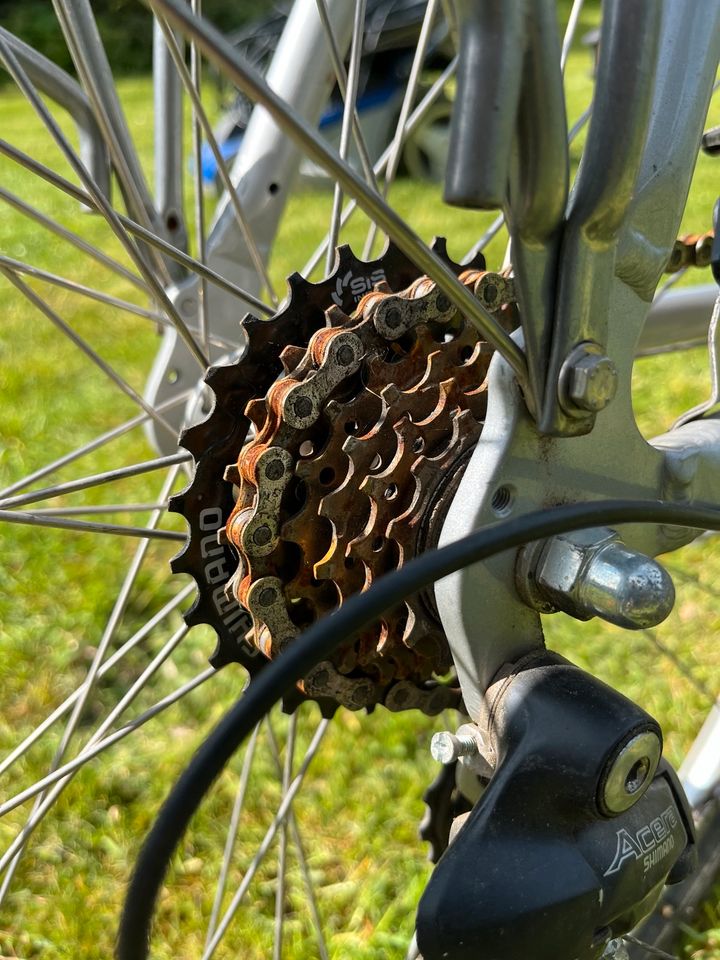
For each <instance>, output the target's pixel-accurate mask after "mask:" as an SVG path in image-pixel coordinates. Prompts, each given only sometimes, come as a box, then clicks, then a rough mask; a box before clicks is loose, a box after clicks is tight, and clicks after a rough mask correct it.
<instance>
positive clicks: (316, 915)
mask: <svg viewBox="0 0 720 960" xmlns="http://www.w3.org/2000/svg"><path fill="white" fill-rule="evenodd" d="M266 726H267V732H268V741H269V743H270V749H271V751H272V756H273V760H274V762H275V767H276V768H277V771H278V775H282V764H281V762H280V750H279V747H278V742H277V738H276V737H275V731H274V730H273V726H272V722H271V719H270V717H268V718H267V724H266ZM288 823H289V825H290V830H291V832H292V838H293V845H294V847H295V854H296V856H297V859H298V863H299V864H300V872H301V873H302V877H303V883H304V885H305V895H306V897H307V900H308V906H309V908H310V916H311V917H312V922H313V927H314V928H315V936H316V938H317V948H318V956H319V957H320V960H328V951H327V945H326V943H325V936H324V934H323V929H322V921H321V919H320V910H319V909H318V903H317V897H316V896H315V888H314V886H313V881H312V877H311V875H310V868H309V866H308V862H307V856H306V854H305V848H304V846H303V842H302V837H301V836H300V830H299V827H298V824H297V818H296V816H295V812H294V811H293V810H292V808H291V809H290V813H289V816H288Z"/></svg>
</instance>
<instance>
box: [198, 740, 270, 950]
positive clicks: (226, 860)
mask: <svg viewBox="0 0 720 960" xmlns="http://www.w3.org/2000/svg"><path fill="white" fill-rule="evenodd" d="M259 733H260V724H259V723H258V724H257V726H256V727H255V729H254V730H253V732H252V734H251V736H250V739H249V741H248V745H247V747H246V749H245V756H244V758H243V765H242V770H241V771H240V780H239V782H238V788H237V792H236V793H235V801H234V803H233V809H232V814H231V815H230V823H229V824H228V832H227V837H226V838H225V849H224V850H223V861H222V866H221V867H220V875H219V877H218V883H217V888H216V890H215V899H214V901H213V906H212V912H211V914H210V920H209V922H208V928H207V934H206V937H205V948H206V949H207V946H208V944H209V943H210V941H211V940H212V937H213V934H214V933H215V930H216V928H217V921H218V917H219V916H220V910H221V909H222V902H223V899H224V897H225V889H226V887H227V881H228V876H229V874H230V864H231V862H232V856H233V853H234V851H235V842H236V840H237V835H238V829H239V827H240V816H241V815H242V811H243V807H244V806H245V795H246V793H247V788H248V783H249V782H250V772H251V770H252V762H253V758H254V756H255V749H256V747H257V740H258V734H259Z"/></svg>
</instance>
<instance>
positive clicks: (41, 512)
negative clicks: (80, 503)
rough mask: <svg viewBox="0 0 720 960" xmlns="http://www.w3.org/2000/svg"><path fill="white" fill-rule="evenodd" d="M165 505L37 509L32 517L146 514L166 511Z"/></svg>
mask: <svg viewBox="0 0 720 960" xmlns="http://www.w3.org/2000/svg"><path fill="white" fill-rule="evenodd" d="M167 506H168V505H167V503H104V504H102V505H101V506H87V507H38V509H37V510H33V511H32V512H33V515H34V516H36V517H37V516H43V517H77V516H85V515H90V514H98V513H148V511H150V510H167Z"/></svg>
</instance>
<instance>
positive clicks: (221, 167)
mask: <svg viewBox="0 0 720 960" xmlns="http://www.w3.org/2000/svg"><path fill="white" fill-rule="evenodd" d="M158 23H159V24H160V29H161V30H162V32H163V35H164V37H165V42H166V44H167V47H168V50H169V51H170V56H171V57H172V58H173V62H174V64H175V67H176V69H177V71H178V73H179V75H180V79H181V80H182V83H183V86H184V87H185V89H186V91H187V93H188V96H189V97H190V99H191V101H192V105H193V110H194V111H195V117H196V120H197V122H198V123H199V125H200V126H201V127H202V129H203V132H204V133H205V138H206V140H207V142H208V146H209V147H210V149H211V150H212V153H213V156H214V158H215V163H216V164H217V169H218V174H219V175H220V179H221V180H222V183H223V187H224V188H225V190H226V191H227V195H228V198H229V200H230V204H231V206H232V208H233V213H234V214H235V219H236V220H237V223H238V226H239V227H240V230H241V232H242V235H243V239H244V240H245V243H246V244H247V247H248V252H249V253H250V256H251V258H252V261H253V264H254V266H255V269H256V270H257V272H258V276H259V277H261V278H262V281H263V283H264V284H265V287H266V288H267V291H268V293H269V295H270V299H271V300H272V302H273V304H274V305H275V306H277V304H278V302H279V301H278V297H277V294H276V293H275V290H274V288H273V285H272V281H271V280H270V275H269V274H268V272H267V267H266V266H265V261H264V260H263V258H262V254H261V253H260V249H259V247H258V245H257V241H256V240H255V236H254V234H253V232H252V228H251V227H250V223H249V221H248V219H247V217H246V216H245V211H244V209H243V206H242V204H241V203H240V197H239V196H238V192H237V190H236V189H235V186H234V184H233V182H232V179H231V177H230V172H229V170H228V168H227V164H226V163H225V158H224V157H223V155H222V152H221V150H220V147H219V146H218V142H217V139H216V137H215V133H214V131H213V128H212V124H211V123H210V121H209V120H208V116H207V113H206V112H205V109H204V107H203V105H202V101H201V100H200V97H199V96H198V94H197V91H196V90H195V86H194V84H193V81H192V77H191V76H190V74H189V73H188V69H187V67H186V66H185V61H184V60H183V57H182V54H181V53H180V49H179V48H178V45H177V41H176V40H175V37H174V36H173V33H172V30H171V29H170V28H169V26H168V25H167V23H166V21H165V20H163V19H162V17H158ZM192 49H194V50H197V45H196V44H195V43H194V42H193V44H192Z"/></svg>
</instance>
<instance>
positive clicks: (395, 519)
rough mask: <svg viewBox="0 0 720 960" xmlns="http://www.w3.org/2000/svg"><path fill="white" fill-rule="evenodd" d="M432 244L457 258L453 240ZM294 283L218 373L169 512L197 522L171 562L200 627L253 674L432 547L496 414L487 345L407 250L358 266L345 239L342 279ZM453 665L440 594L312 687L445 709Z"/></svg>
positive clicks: (493, 295)
mask: <svg viewBox="0 0 720 960" xmlns="http://www.w3.org/2000/svg"><path fill="white" fill-rule="evenodd" d="M436 251H437V252H439V253H440V254H441V255H442V256H444V257H445V259H446V260H447V256H446V254H445V248H444V243H443V242H442V241H440V242H436ZM448 262H450V261H448ZM451 266H453V268H454V270H455V272H456V273H457V274H459V275H460V276H461V279H462V280H463V282H465V283H466V284H467V285H468V286H471V288H473V289H475V291H476V294H477V295H478V296H480V297H481V298H482V299H483V300H484V301H485V303H486V305H488V306H489V307H491V308H492V309H495V310H498V309H501V308H502V309H504V310H507V309H508V306H507V304H508V301H509V300H510V296H509V283H508V282H507V281H505V280H504V279H503V278H502V277H498V276H497V275H495V274H487V273H485V272H484V271H483V270H482V267H484V263H483V262H480V263H475V264H473V265H472V267H471V268H468V267H467V266H465V267H460V266H459V265H456V264H451ZM289 288H290V289H289V297H288V300H287V303H286V305H285V306H284V307H283V309H282V310H281V311H280V312H279V313H278V314H277V315H276V316H275V317H274V318H273V319H271V320H269V321H260V320H257V319H256V318H254V317H247V318H246V319H245V320H244V321H242V324H241V326H242V329H243V331H244V335H245V338H246V348H245V351H244V354H243V356H242V358H241V359H240V360H239V361H238V362H236V363H235V364H232V365H230V366H224V367H218V368H214V369H213V370H211V371H210V373H209V374H208V377H207V380H206V382H207V384H208V386H210V387H211V388H212V390H213V393H214V395H215V405H214V408H213V410H212V412H211V413H210V415H209V417H208V419H207V420H206V421H205V422H204V423H202V424H199V425H198V426H196V427H193V428H191V429H190V430H188V431H187V432H186V433H185V435H184V436H183V439H182V443H183V445H184V446H185V447H186V448H187V449H189V450H190V452H191V453H192V454H193V456H194V458H195V461H196V470H195V476H194V479H193V481H192V483H191V484H190V486H189V487H188V489H187V490H185V491H184V492H183V493H182V494H181V495H180V496H179V497H176V498H174V500H173V501H172V507H171V508H172V509H174V510H177V511H178V512H180V513H182V514H183V515H184V516H185V517H186V519H187V520H188V522H189V524H190V536H189V540H188V544H187V546H186V548H185V549H184V550H183V552H182V553H181V554H180V556H179V557H178V558H176V560H175V562H174V569H175V570H176V571H184V572H187V573H191V574H192V575H193V576H194V578H195V580H196V581H197V584H198V598H197V600H196V602H195V604H194V606H193V608H192V609H191V610H190V611H189V613H188V622H190V623H196V622H206V623H210V624H212V625H213V626H214V627H215V629H216V630H217V632H218V638H219V643H218V648H217V650H216V653H215V655H214V662H215V663H217V664H221V663H223V662H226V661H227V660H240V661H241V662H242V663H244V664H245V666H247V667H248V669H250V670H255V669H257V667H258V666H260V665H261V664H262V663H263V662H265V660H266V658H271V657H273V656H274V655H275V654H276V653H277V652H278V651H279V650H280V649H282V647H283V646H284V645H285V644H286V643H289V642H292V641H293V639H294V637H295V636H297V634H299V633H300V632H301V630H302V629H303V627H305V626H307V625H308V624H309V623H311V622H313V621H314V620H315V619H317V618H318V617H320V616H322V615H324V614H326V613H328V612H330V611H331V610H332V609H334V608H335V607H336V606H337V605H338V604H339V603H342V602H343V600H344V599H346V598H347V597H348V596H349V595H351V594H352V593H355V592H357V591H359V590H364V589H367V588H368V586H369V585H370V584H371V583H372V582H373V580H374V579H376V578H377V577H378V576H380V575H382V574H383V573H385V572H387V571H388V570H391V569H394V568H396V567H398V566H400V565H401V564H402V563H404V562H407V560H408V559H410V558H411V557H412V556H415V555H416V554H417V553H419V552H421V551H422V550H424V549H426V548H427V547H428V546H432V545H433V538H434V536H435V530H436V528H437V522H436V521H437V519H438V516H439V515H440V514H442V513H443V509H444V505H445V504H447V502H448V497H447V494H448V493H449V492H451V490H452V488H453V487H454V486H455V484H456V483H457V481H458V480H459V477H460V475H461V472H462V469H463V467H464V464H465V462H466V461H467V457H468V455H469V453H470V451H471V450H472V448H473V446H474V444H475V443H476V441H477V438H478V436H479V433H480V429H481V425H482V420H483V417H484V414H485V387H484V381H485V374H486V371H487V365H488V362H489V359H490V350H489V348H488V347H487V345H486V344H484V343H483V342H480V341H479V340H478V337H477V334H476V333H475V331H474V329H473V328H472V327H471V326H470V325H469V324H468V323H467V322H466V321H465V320H464V318H462V317H461V316H459V315H458V314H457V312H456V311H455V310H454V309H453V308H452V307H451V305H450V303H449V301H447V299H446V298H445V297H444V295H443V294H442V293H441V292H440V291H438V290H436V288H435V286H434V284H433V283H432V282H431V281H429V280H428V279H427V278H417V275H416V274H415V271H414V269H413V267H412V266H411V265H410V264H409V263H408V262H407V261H406V260H405V258H404V257H403V256H402V255H401V254H400V253H399V252H398V251H397V250H396V249H394V248H392V247H390V248H389V249H388V251H387V252H386V253H385V255H384V256H383V257H381V258H380V259H379V260H375V261H372V262H370V263H364V262H361V261H358V260H357V259H355V257H354V256H353V255H352V253H351V252H350V251H349V249H348V248H341V249H340V250H339V251H338V259H337V264H336V269H335V271H334V272H333V274H332V276H331V277H329V278H328V279H326V280H324V281H322V282H321V283H319V284H312V283H308V282H307V281H305V280H303V279H302V278H301V277H299V276H297V275H295V276H293V277H291V278H290V281H289ZM248 421H252V423H253V424H254V426H255V436H254V438H253V439H251V440H250V442H248V443H245V440H246V437H247V434H248ZM449 668H450V656H449V652H448V647H447V642H446V640H445V636H444V634H443V632H442V629H441V627H440V624H439V621H438V618H437V614H436V612H435V610H434V605H433V600H432V595H431V594H428V595H421V596H417V597H413V598H410V599H408V601H407V602H406V603H405V604H402V605H401V606H400V607H399V608H398V609H396V610H393V611H388V613H387V614H386V616H385V617H384V618H383V620H382V621H381V622H380V623H379V624H377V625H376V626H374V627H373V628H371V629H370V630H367V631H366V632H365V633H364V634H363V635H361V636H360V637H357V638H353V639H351V640H349V641H348V642H347V643H346V644H344V645H343V646H342V647H341V648H340V649H339V651H338V653H337V655H336V656H335V657H333V659H332V661H328V662H326V663H323V664H321V665H319V666H318V667H317V668H316V669H315V670H314V671H313V672H312V674H311V675H310V676H308V677H306V678H305V679H304V681H303V684H302V687H303V691H304V693H305V695H307V696H311V697H313V698H316V699H319V700H327V699H328V698H329V699H330V700H331V701H335V702H339V703H342V704H344V705H345V706H348V707H350V708H353V709H357V708H360V707H370V706H372V705H374V704H376V703H384V704H385V705H386V706H387V707H389V708H390V709H406V708H410V707H417V708H419V709H421V710H423V711H424V712H426V713H430V714H435V713H438V712H439V711H440V710H442V709H444V708H445V707H448V706H457V705H458V704H459V691H458V689H457V687H456V686H455V685H454V684H452V683H450V684H448V683H443V682H440V680H439V678H440V677H442V676H443V675H445V674H447V672H448V670H449Z"/></svg>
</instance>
